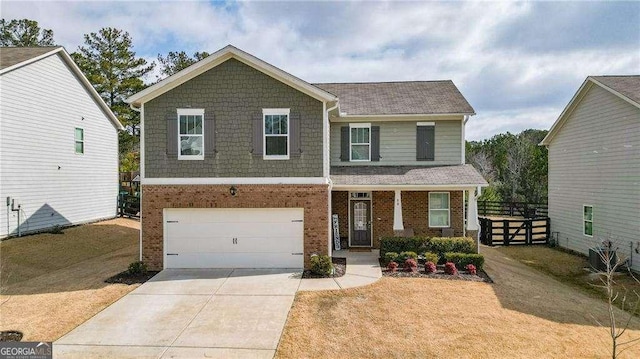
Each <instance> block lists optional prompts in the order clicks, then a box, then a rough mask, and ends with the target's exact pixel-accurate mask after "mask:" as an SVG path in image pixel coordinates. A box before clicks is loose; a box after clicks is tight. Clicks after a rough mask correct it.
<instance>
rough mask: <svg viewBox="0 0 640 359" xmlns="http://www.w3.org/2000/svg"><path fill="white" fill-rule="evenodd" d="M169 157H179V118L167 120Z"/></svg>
mask: <svg viewBox="0 0 640 359" xmlns="http://www.w3.org/2000/svg"><path fill="white" fill-rule="evenodd" d="M166 122H167V157H178V118H177V117H170V118H167V121H166Z"/></svg>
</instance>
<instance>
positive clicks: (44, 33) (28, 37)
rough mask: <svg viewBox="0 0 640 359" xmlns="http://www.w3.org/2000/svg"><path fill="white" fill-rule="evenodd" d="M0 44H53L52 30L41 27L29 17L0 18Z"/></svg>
mask: <svg viewBox="0 0 640 359" xmlns="http://www.w3.org/2000/svg"><path fill="white" fill-rule="evenodd" d="M0 46H21V47H26V46H55V43H54V42H53V30H50V29H41V28H40V26H39V25H38V22H37V21H34V20H29V19H21V20H15V19H14V20H10V21H7V20H5V19H0Z"/></svg>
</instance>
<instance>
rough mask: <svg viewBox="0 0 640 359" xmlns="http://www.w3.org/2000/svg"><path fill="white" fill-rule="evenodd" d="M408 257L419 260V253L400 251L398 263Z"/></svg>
mask: <svg viewBox="0 0 640 359" xmlns="http://www.w3.org/2000/svg"><path fill="white" fill-rule="evenodd" d="M407 259H413V260H415V261H417V260H418V254H417V253H416V252H412V251H405V252H400V254H399V255H398V260H397V262H398V263H404V262H405V261H406V260H407Z"/></svg>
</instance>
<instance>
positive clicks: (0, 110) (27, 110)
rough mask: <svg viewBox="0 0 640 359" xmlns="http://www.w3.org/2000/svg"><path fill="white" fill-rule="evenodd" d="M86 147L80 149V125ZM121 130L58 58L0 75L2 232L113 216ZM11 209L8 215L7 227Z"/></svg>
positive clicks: (0, 196)
mask: <svg viewBox="0 0 640 359" xmlns="http://www.w3.org/2000/svg"><path fill="white" fill-rule="evenodd" d="M76 127H79V128H83V129H84V137H85V151H84V154H83V155H79V154H76V153H75V148H74V130H75V128H76ZM117 194H118V135H117V130H116V129H115V128H114V126H113V125H112V123H111V122H110V121H109V119H108V118H107V116H106V115H105V114H104V112H103V111H102V110H101V109H100V108H99V107H98V105H97V104H96V103H95V101H94V100H93V98H92V97H91V96H90V95H89V93H88V92H87V91H86V89H85V88H84V87H83V85H82V84H81V82H80V81H79V80H78V79H77V78H76V77H75V75H74V74H73V72H72V71H71V70H70V69H69V68H68V67H67V65H66V64H65V63H64V60H62V58H60V56H59V55H53V56H50V57H47V58H45V59H42V60H40V61H37V62H35V63H32V64H30V65H27V66H25V67H22V68H19V69H17V70H14V71H11V72H9V73H6V74H4V75H2V76H1V77H0V200H1V201H2V203H1V205H0V237H5V236H6V235H7V230H8V231H9V233H11V234H15V232H16V229H17V213H16V212H11V211H7V206H6V205H5V204H6V202H5V201H6V198H7V196H10V197H11V198H15V200H16V204H18V203H19V204H20V205H21V209H22V211H21V214H20V217H21V223H22V224H21V230H22V231H25V232H26V231H34V230H38V229H43V228H47V227H50V226H53V225H55V224H60V225H65V224H77V223H83V222H89V221H94V220H97V219H102V218H109V217H114V216H115V214H116V203H117V202H116V201H117ZM7 212H9V218H8V221H9V223H8V225H7Z"/></svg>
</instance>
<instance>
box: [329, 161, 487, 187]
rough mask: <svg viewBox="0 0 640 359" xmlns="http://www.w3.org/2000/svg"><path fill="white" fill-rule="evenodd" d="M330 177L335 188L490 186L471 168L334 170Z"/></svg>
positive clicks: (353, 167) (379, 167) (366, 167)
mask: <svg viewBox="0 0 640 359" xmlns="http://www.w3.org/2000/svg"><path fill="white" fill-rule="evenodd" d="M330 177H331V181H332V182H333V184H334V185H425V186H428V185H452V186H455V185H472V186H486V185H488V184H487V181H485V179H484V178H483V177H482V175H480V173H478V171H476V169H475V168H474V167H473V166H472V165H469V164H467V165H458V166H439V167H416V166H334V167H331V174H330Z"/></svg>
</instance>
